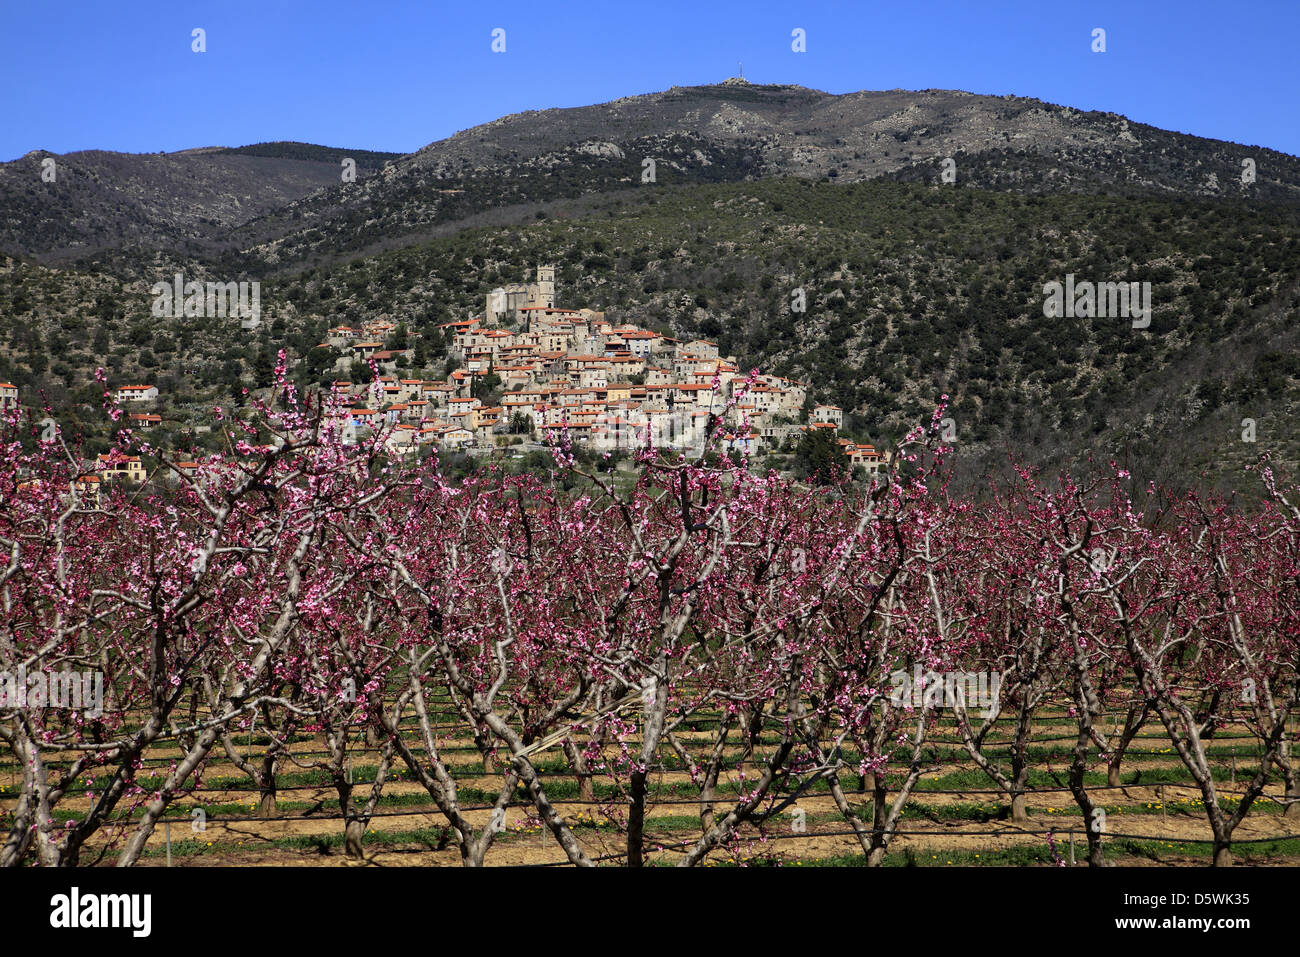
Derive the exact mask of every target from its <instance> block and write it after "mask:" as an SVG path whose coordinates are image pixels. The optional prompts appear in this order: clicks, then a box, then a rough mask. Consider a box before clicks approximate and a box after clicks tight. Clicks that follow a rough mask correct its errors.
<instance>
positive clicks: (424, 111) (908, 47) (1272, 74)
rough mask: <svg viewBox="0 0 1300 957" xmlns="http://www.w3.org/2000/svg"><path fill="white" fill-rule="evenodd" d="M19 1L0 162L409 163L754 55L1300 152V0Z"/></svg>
mask: <svg viewBox="0 0 1300 957" xmlns="http://www.w3.org/2000/svg"><path fill="white" fill-rule="evenodd" d="M4 7H5V9H4V10H3V16H0V77H3V81H4V89H6V90H8V91H9V93H8V95H7V96H6V98H5V100H6V102H5V105H4V115H5V116H4V118H5V122H4V123H3V124H0V160H9V159H14V158H16V157H18V156H21V155H22V154H23V153H26V152H28V151H29V150H32V149H48V150H52V151H54V152H56V153H64V152H69V151H72V150H79V149H112V150H122V151H128V152H154V151H158V150H166V151H171V150H178V149H186V148H190V147H197V146H213V145H225V146H238V145H242V144H246V143H257V142H262V141H266V140H302V141H306V142H313V143H322V144H325V145H328V146H340V147H347V148H351V149H358V148H364V149H379V150H392V151H398V152H408V151H411V150H414V149H418V148H419V147H421V146H423V145H425V144H426V143H429V142H432V141H434V140H437V139H441V138H443V137H445V136H449V135H450V134H452V133H454V132H456V131H457V130H461V129H465V128H468V127H470V126H474V125H477V124H479V123H483V122H486V121H489V120H492V119H495V118H496V117H498V116H501V115H504V114H507V113H514V112H518V111H521V110H529V109H546V108H548V107H563V106H582V105H585V104H589V103H599V102H603V101H606V100H611V99H616V98H617V97H620V96H628V95H632V94H637V93H648V92H652V91H655V90H661V89H666V88H668V87H670V86H674V85H690V84H697V83H708V82H717V81H719V80H722V79H724V78H726V77H728V76H731V75H734V74H735V73H736V70H737V62H738V61H743V62H744V70H745V76H746V78H747V79H749V80H751V81H753V82H756V83H764V82H766V83H799V84H802V85H804V86H809V87H815V88H817V89H822V90H827V91H830V92H832V93H844V92H849V91H853V90H881V89H894V88H903V89H926V88H942V89H963V90H970V91H972V92H976V93H991V94H1016V95H1020V96H1034V97H1038V98H1040V99H1043V100H1047V101H1049V102H1054V103H1061V104H1064V105H1068V106H1073V107H1077V108H1080V109H1096V110H1109V111H1113V112H1115V113H1122V114H1124V115H1126V116H1129V117H1130V118H1132V119H1135V120H1138V121H1140V122H1145V123H1151V124H1154V125H1156V126H1160V127H1164V128H1167V129H1172V130H1178V131H1182V132H1186V133H1196V134H1198V135H1201V136H1211V137H1216V138H1219V139H1226V140H1232V141H1235V142H1238V143H1242V144H1244V145H1247V146H1267V147H1272V148H1274V149H1280V150H1283V151H1285V152H1288V153H1293V154H1300V121H1298V118H1300V106H1298V105H1297V104H1298V102H1300V101H1298V99H1297V97H1298V94H1300V66H1298V63H1300V56H1298V51H1297V45H1298V44H1300V0H1255V2H1248V3H1242V4H1229V3H1223V2H1221V0H1220V2H1213V3H1212V2H1202V0H1183V2H1175V0H1124V2H1091V3H1089V2H1074V0H1006V2H995V0H990V2H957V0H936V2H913V0H895V2H891V3H874V2H859V3H831V2H816V0H813V2H804V0H792V2H784V3H778V2H764V0H755V2H744V3H740V2H736V3H733V2H726V3H709V2H707V0H699V2H695V3H679V2H675V0H644V2H638V0H631V2H629V0H605V2H599V3H568V2H565V0H554V2H553V3H549V4H547V3H539V2H529V3H483V2H475V3H455V4H452V3H444V2H440V0H417V2H410V3H386V2H383V0H371V2H359V0H350V2H345V0H312V2H296V0H255V2H253V0H207V2H199V0H166V2H154V0H135V2H133V0H125V2H121V3H108V2H104V0H65V2H62V3H59V4H57V5H51V4H47V3H40V2H38V3H20V2H18V0H4ZM195 27H201V28H203V29H204V30H205V31H206V40H207V52H205V53H194V52H192V51H191V42H192V40H191V31H192V30H193V29H194V28H195ZM497 27H500V28H502V29H504V30H505V31H506V51H505V52H504V53H493V52H492V50H491V42H492V37H491V33H492V30H493V29H494V28H497ZM1096 27H1101V28H1103V29H1105V30H1106V46H1107V49H1106V52H1105V53H1093V52H1092V50H1091V48H1090V47H1091V42H1092V39H1091V33H1092V30H1093V29H1094V28H1096ZM795 28H801V29H803V30H804V31H806V36H807V52H806V53H795V52H793V51H792V50H791V31H792V30H793V29H795Z"/></svg>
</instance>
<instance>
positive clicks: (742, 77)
mask: <svg viewBox="0 0 1300 957" xmlns="http://www.w3.org/2000/svg"><path fill="white" fill-rule="evenodd" d="M737 62H738V63H739V65H740V78H741V79H742V80H743V79H744V78H745V64H744V62H743V61H737Z"/></svg>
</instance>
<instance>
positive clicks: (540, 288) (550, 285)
mask: <svg viewBox="0 0 1300 957" xmlns="http://www.w3.org/2000/svg"><path fill="white" fill-rule="evenodd" d="M535 290H536V291H535V292H534V296H535V297H536V302H535V303H534V305H538V306H545V307H546V308H548V309H549V308H551V307H552V306H554V305H555V267H554V266H538V267H537V282H536V283H535Z"/></svg>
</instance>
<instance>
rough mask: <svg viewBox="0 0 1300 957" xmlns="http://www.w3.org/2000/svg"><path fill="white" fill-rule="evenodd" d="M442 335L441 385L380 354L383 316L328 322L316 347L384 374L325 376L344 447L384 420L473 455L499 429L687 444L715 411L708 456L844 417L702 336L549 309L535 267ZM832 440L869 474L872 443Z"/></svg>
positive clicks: (701, 434)
mask: <svg viewBox="0 0 1300 957" xmlns="http://www.w3.org/2000/svg"><path fill="white" fill-rule="evenodd" d="M442 329H443V331H444V333H445V334H446V337H447V339H448V342H449V345H448V351H449V358H450V359H451V360H452V361H453V363H454V364H456V365H457V368H456V369H455V371H453V372H451V373H450V375H449V376H448V377H447V378H446V379H445V380H442V381H426V380H422V379H401V378H397V375H396V373H397V362H398V359H399V357H402V356H405V357H406V358H407V359H409V358H410V357H411V355H412V350H391V349H386V348H385V343H384V337H385V336H387V335H389V334H391V332H392V331H393V327H392V325H391V324H388V323H370V324H368V325H366V326H363V327H362V328H360V329H355V328H350V327H347V326H339V327H336V328H334V329H331V330H330V333H329V340H328V342H326V343H322V346H330V347H333V348H336V349H341V350H343V351H344V352H345V353H350V354H351V357H352V359H356V360H362V361H373V362H374V363H375V364H376V366H377V367H378V368H379V369H380V371H381V373H382V374H381V376H380V378H379V379H378V380H377V381H376V382H374V383H370V384H358V383H352V382H346V381H339V382H335V383H334V388H335V389H336V390H337V391H338V392H340V393H342V394H343V395H345V396H346V397H348V398H349V399H351V400H353V404H352V405H351V406H350V408H349V409H348V410H347V412H346V413H345V414H344V418H345V419H346V425H345V427H346V429H347V438H348V440H349V441H356V440H357V439H358V438H359V437H360V436H361V435H362V434H363V433H362V430H365V429H375V428H378V427H380V426H381V425H384V424H385V423H390V424H391V425H392V429H391V432H390V434H389V437H388V441H389V444H390V446H392V447H394V448H395V449H401V448H403V447H411V446H419V445H421V444H424V443H429V442H432V443H436V444H437V445H438V446H439V447H441V448H447V449H474V448H483V447H492V446H493V445H495V444H498V438H499V437H500V436H502V435H509V434H516V435H519V434H526V435H529V436H536V437H539V438H545V437H547V436H548V435H556V434H559V433H567V435H568V437H569V440H570V441H572V442H574V443H575V444H578V445H581V446H585V447H588V448H590V449H592V450H593V451H609V450H614V449H626V448H632V447H636V446H640V445H644V444H645V443H646V441H647V439H650V440H653V442H654V443H655V444H656V445H657V446H669V447H674V448H679V449H683V450H695V449H698V448H699V447H700V446H701V444H702V443H703V441H704V438H705V436H706V434H707V433H708V430H709V428H710V421H711V419H713V420H716V418H717V417H718V416H721V417H722V422H721V426H720V436H719V442H718V448H719V450H720V451H730V450H737V451H740V452H744V453H747V454H752V453H755V452H759V451H762V450H767V451H771V450H774V449H776V448H778V447H780V446H781V445H783V444H784V443H785V442H786V441H787V440H788V439H790V438H791V437H792V436H795V435H796V433H797V432H798V431H800V430H802V429H809V428H812V429H819V428H825V429H835V430H839V429H841V428H842V427H843V424H844V421H843V415H844V414H843V412H842V410H841V409H839V408H838V407H836V406H833V405H813V406H811V409H810V410H809V412H808V413H807V417H806V419H804V409H805V404H806V402H807V399H808V390H807V387H806V386H805V384H804V383H802V382H797V381H795V380H793V379H787V378H784V377H782V376H777V375H770V374H764V373H761V372H760V373H758V374H757V375H756V376H755V377H754V378H753V379H752V381H751V380H749V379H748V377H747V376H746V375H745V374H742V373H741V371H740V369H739V368H738V366H737V363H736V358H735V356H720V355H719V354H718V346H717V344H716V343H714V342H710V341H708V340H704V339H693V340H691V341H689V342H681V341H679V340H677V339H674V338H672V337H670V336H666V335H661V334H660V333H657V332H651V331H648V330H645V329H641V328H639V327H637V326H633V325H622V326H617V327H615V326H614V325H612V324H611V323H610V322H608V321H607V320H606V319H605V316H604V313H602V312H597V311H594V310H591V309H566V308H562V307H560V306H557V305H556V304H555V269H554V267H551V266H539V267H538V269H537V274H536V281H534V282H531V283H518V284H513V285H510V286H505V287H502V288H499V289H495V290H493V291H492V292H490V293H488V294H487V297H486V302H485V307H484V311H483V314H482V315H481V316H475V317H472V318H469V319H463V320H459V321H456V322H450V323H446V324H445V325H444V326H442ZM343 361H347V360H341V364H342V362H343ZM801 419H804V421H800V420H801ZM840 442H841V445H843V446H844V449H845V452H846V454H847V455H848V457H849V460H850V462H851V463H852V464H853V465H861V466H863V467H864V468H865V469H866V470H867V471H868V472H875V471H877V470H878V469H879V467H880V465H881V464H882V462H883V459H882V456H881V455H880V454H879V453H877V451H876V450H875V449H874V448H873V447H872V446H870V445H862V444H858V443H855V442H851V441H849V440H847V439H842V440H840Z"/></svg>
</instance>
